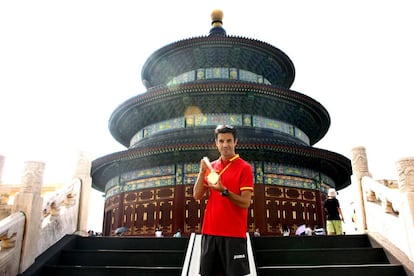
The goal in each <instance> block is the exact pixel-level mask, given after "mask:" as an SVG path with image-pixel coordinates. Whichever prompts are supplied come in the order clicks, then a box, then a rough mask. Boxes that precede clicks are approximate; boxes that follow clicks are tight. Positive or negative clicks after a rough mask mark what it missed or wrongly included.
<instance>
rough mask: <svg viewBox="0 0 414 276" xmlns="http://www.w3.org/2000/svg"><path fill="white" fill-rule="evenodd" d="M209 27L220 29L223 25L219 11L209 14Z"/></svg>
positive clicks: (221, 13) (221, 14)
mask: <svg viewBox="0 0 414 276" xmlns="http://www.w3.org/2000/svg"><path fill="white" fill-rule="evenodd" d="M211 25H212V26H213V27H221V26H222V25H223V12H222V11H221V10H219V9H216V10H214V11H213V12H212V13H211Z"/></svg>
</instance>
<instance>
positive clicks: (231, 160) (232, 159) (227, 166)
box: [218, 154, 240, 176]
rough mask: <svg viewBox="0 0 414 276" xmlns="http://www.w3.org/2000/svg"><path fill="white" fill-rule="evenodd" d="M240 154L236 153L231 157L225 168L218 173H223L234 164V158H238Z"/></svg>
mask: <svg viewBox="0 0 414 276" xmlns="http://www.w3.org/2000/svg"><path fill="white" fill-rule="evenodd" d="M239 157H240V156H239V155H238V154H236V155H235V156H233V157H232V158H231V159H230V162H229V163H228V164H227V165H226V166H225V167H224V169H222V170H221V171H220V172H219V174H218V175H220V176H221V175H222V174H223V173H224V172H225V171H226V170H227V169H228V168H229V167H230V165H231V164H233V161H234V160H236V159H237V158H239Z"/></svg>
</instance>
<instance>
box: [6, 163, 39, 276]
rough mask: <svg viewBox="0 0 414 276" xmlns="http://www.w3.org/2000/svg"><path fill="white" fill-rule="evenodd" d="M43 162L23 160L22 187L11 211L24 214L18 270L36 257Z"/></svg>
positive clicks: (27, 265)
mask: <svg viewBox="0 0 414 276" xmlns="http://www.w3.org/2000/svg"><path fill="white" fill-rule="evenodd" d="M44 170H45V164H44V163H42V162H34V161H29V162H25V164H24V169H23V176H22V187H21V189H20V192H19V193H17V195H16V197H15V199H14V205H13V207H12V213H14V212H18V211H21V212H23V213H24V214H25V216H26V223H25V234H24V237H23V246H22V255H21V260H20V269H19V272H23V271H25V270H26V269H27V268H28V267H29V266H30V265H32V264H33V263H34V261H35V258H36V257H37V242H38V240H39V237H40V235H39V233H40V220H41V214H42V202H43V199H42V197H41V196H40V192H41V189H42V184H43V174H44Z"/></svg>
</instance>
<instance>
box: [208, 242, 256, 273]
mask: <svg viewBox="0 0 414 276" xmlns="http://www.w3.org/2000/svg"><path fill="white" fill-rule="evenodd" d="M218 272H221V273H222V275H225V276H241V275H248V274H249V273H250V269H249V258H248V256H247V241H246V239H243V238H231V237H219V236H209V235H203V236H202V237H201V255H200V275H201V276H212V275H216V274H217V273H218Z"/></svg>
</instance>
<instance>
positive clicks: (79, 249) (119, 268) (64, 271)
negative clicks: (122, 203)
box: [21, 235, 189, 276]
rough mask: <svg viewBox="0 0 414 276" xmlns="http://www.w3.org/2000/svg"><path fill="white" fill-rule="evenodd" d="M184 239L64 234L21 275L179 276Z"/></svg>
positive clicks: (184, 252) (184, 249)
mask: <svg viewBox="0 0 414 276" xmlns="http://www.w3.org/2000/svg"><path fill="white" fill-rule="evenodd" d="M188 240H189V239H188V238H169V237H164V238H155V237H81V236H77V235H68V236H65V237H64V238H62V239H61V240H60V241H59V242H58V243H56V244H55V245H54V246H52V247H51V248H49V249H48V250H47V251H46V252H45V253H44V254H42V255H41V256H39V257H38V258H37V259H36V262H35V264H34V265H32V266H31V267H30V268H29V269H28V270H26V271H25V272H24V273H23V274H21V275H22V276H29V275H30V276H35V275H36V276H49V275H59V276H66V275H76V276H83V275H85V276H86V275H87V276H95V275H103V276H106V275H108V276H109V275H111V276H113V275H118V276H121V275H122V276H129V275H159V276H162V275H181V271H182V268H183V264H184V259H185V255H186V249H187V245H188Z"/></svg>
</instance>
